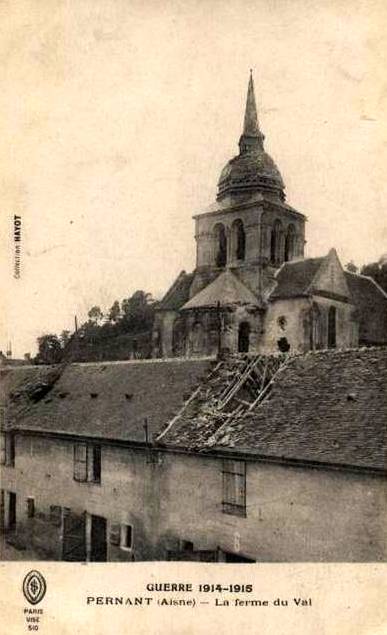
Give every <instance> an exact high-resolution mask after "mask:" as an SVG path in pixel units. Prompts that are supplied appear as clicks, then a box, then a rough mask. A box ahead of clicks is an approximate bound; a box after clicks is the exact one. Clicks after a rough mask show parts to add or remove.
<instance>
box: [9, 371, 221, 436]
mask: <svg viewBox="0 0 387 635" xmlns="http://www.w3.org/2000/svg"><path fill="white" fill-rule="evenodd" d="M210 366H211V362H210V361H209V360H208V359H207V360H204V359H192V360H184V359H175V360H150V361H140V362H137V361H136V362H110V363H109V362H105V363H86V364H70V365H68V366H67V367H66V368H65V370H64V372H63V374H62V375H61V376H60V377H59V378H58V374H59V372H60V368H59V369H58V368H56V367H49V366H28V367H23V366H21V367H19V368H15V369H2V370H0V400H1V401H2V402H3V403H4V402H5V403H6V421H7V422H8V425H9V426H11V427H13V428H16V429H20V430H36V431H46V432H56V433H66V434H72V435H84V436H93V437H97V438H98V437H101V438H102V437H103V438H108V439H117V440H125V441H132V442H136V443H138V442H140V443H141V442H143V441H144V427H143V425H144V419H145V417H146V418H147V420H148V426H149V433H150V435H151V434H155V433H156V432H157V431H158V430H159V428H160V427H161V426H164V425H165V424H166V423H167V422H168V421H169V420H170V419H171V418H172V417H173V416H174V415H175V414H176V412H177V411H178V410H179V408H180V407H181V404H182V403H183V401H184V399H185V398H187V396H188V395H189V394H190V393H191V392H192V391H193V390H194V388H195V387H196V385H197V384H198V382H199V381H200V380H201V379H202V378H203V377H204V376H206V374H207V373H208V371H209V369H210ZM55 380H56V381H55ZM47 385H52V388H51V390H49V391H47V390H46V391H45V390H44V386H47ZM42 386H43V390H41V389H42ZM39 391H40V392H39ZM44 392H46V395H45V396H41V398H39V394H40V395H44Z"/></svg>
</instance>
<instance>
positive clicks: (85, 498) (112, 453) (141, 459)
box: [2, 435, 387, 562]
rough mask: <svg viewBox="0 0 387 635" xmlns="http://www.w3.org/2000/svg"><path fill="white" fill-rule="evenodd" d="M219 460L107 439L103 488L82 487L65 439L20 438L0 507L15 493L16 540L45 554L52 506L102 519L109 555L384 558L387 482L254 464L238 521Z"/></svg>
mask: <svg viewBox="0 0 387 635" xmlns="http://www.w3.org/2000/svg"><path fill="white" fill-rule="evenodd" d="M222 465H223V463H222V459H220V458H212V457H203V456H199V455H184V454H174V453H165V452H152V454H151V453H150V452H148V451H144V450H136V449H130V448H124V447H118V446H113V445H105V446H103V448H102V477H101V484H93V483H79V482H76V481H74V480H73V443H72V442H71V441H70V440H56V439H54V438H45V439H44V438H39V437H34V436H27V435H24V436H18V437H17V443H16V464H15V467H14V468H10V467H7V468H2V488H3V490H4V491H5V508H7V493H8V492H10V491H12V492H15V493H16V495H17V529H16V534H14V539H15V536H16V539H17V540H19V543H22V542H23V540H24V542H25V545H26V546H28V547H29V546H31V544H33V545H34V546H35V547H36V548H37V549H39V554H40V557H42V558H44V559H46V558H48V559H49V558H51V559H60V557H61V531H62V530H61V527H60V526H58V524H55V523H53V522H52V519H51V520H50V507H51V506H52V505H56V506H60V507H65V508H70V509H71V510H72V511H73V512H75V513H78V514H82V513H83V512H85V511H86V512H87V514H88V516H90V515H92V514H94V515H98V516H102V517H103V518H106V519H107V535H108V537H109V540H108V548H107V559H108V560H112V561H115V560H119V561H121V560H122V561H125V560H129V561H130V560H133V559H135V560H152V559H165V558H166V554H167V551H176V550H178V549H179V548H180V545H181V541H189V542H192V543H193V545H194V548H195V550H216V549H217V548H220V549H222V550H223V551H224V552H228V553H232V554H239V555H243V556H244V557H247V558H250V559H253V560H256V561H262V562H281V561H344V562H345V561H354V562H356V561H359V562H363V561H364V562H366V561H382V560H383V561H384V560H385V559H386V557H387V537H386V533H385V525H386V521H387V508H386V480H385V478H382V477H376V476H371V475H367V474H363V473H352V472H349V471H344V470H328V469H311V468H306V467H295V466H285V465H274V464H270V463H259V462H254V461H250V462H249V463H248V465H247V481H246V482H247V488H246V492H247V494H246V517H245V518H243V517H240V516H234V515H231V514H227V513H224V512H223V511H222V501H223V496H224V495H223V490H222ZM28 497H32V498H34V501H35V517H34V518H33V519H28V518H27V504H26V501H27V498H28ZM187 501H189V504H187ZM6 511H7V510H6ZM5 520H6V524H7V517H6V519H5ZM122 524H125V525H131V526H132V528H133V547H132V549H131V550H125V549H123V548H122V547H120V546H119V544H117V541H113V540H111V536H112V534H113V533H114V531H116V529H117V526H120V525H122Z"/></svg>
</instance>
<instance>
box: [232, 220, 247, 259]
mask: <svg viewBox="0 0 387 635" xmlns="http://www.w3.org/2000/svg"><path fill="white" fill-rule="evenodd" d="M232 238H233V243H234V244H233V251H234V257H235V258H236V259H237V260H244V259H245V256H246V234H245V230H244V227H243V223H242V221H241V220H240V219H238V220H236V221H234V223H233V226H232Z"/></svg>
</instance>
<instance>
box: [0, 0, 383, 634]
mask: <svg viewBox="0 0 387 635" xmlns="http://www.w3.org/2000/svg"><path fill="white" fill-rule="evenodd" d="M0 16H1V22H2V25H1V27H0V29H1V35H0V48H1V59H2V62H1V68H2V84H3V91H2V96H1V97H0V119H1V124H0V125H1V136H2V141H3V143H2V146H3V149H2V152H1V153H0V160H1V192H2V195H1V198H2V214H1V265H2V271H3V274H2V288H3V292H2V294H1V295H2V300H1V302H2V310H1V316H0V349H1V350H0V425H1V430H0V434H1V436H0V442H1V454H0V457H1V472H0V473H1V516H0V523H1V543H0V546H1V560H2V561H3V562H7V563H8V562H12V563H14V562H19V564H20V561H21V562H29V563H30V565H31V566H30V569H32V571H30V573H29V574H28V575H29V576H30V577H27V576H26V578H25V580H24V587H23V588H24V591H23V593H24V594H25V597H26V598H27V600H28V601H29V602H30V603H31V604H34V603H37V602H40V601H41V600H42V598H43V596H44V594H45V592H46V577H47V576H46V577H45V574H44V564H45V563H48V562H56V563H63V562H65V563H117V564H118V563H120V571H121V573H122V572H123V571H125V572H126V573H125V575H127V576H129V577H130V575H131V572H132V571H134V570H135V569H134V567H135V565H136V563H140V562H158V563H171V565H172V563H176V562H179V563H184V562H186V563H207V564H210V566H211V567H215V566H217V565H218V564H222V563H223V564H227V566H228V567H229V569H228V570H229V571H230V572H231V571H233V565H238V564H242V563H245V564H246V565H248V564H250V565H253V566H252V568H251V569H249V568H248V567H246V568H243V567H242V569H241V570H243V571H245V570H246V571H254V570H255V568H257V567H259V565H260V564H262V563H277V564H280V563H315V564H316V565H317V564H318V563H346V564H350V563H352V564H355V563H364V564H365V563H376V564H377V563H379V564H382V563H385V562H386V560H387V534H386V521H387V487H386V484H387V483H386V476H387V471H386V424H387V213H386V200H387V180H386V166H387V126H386V115H387V89H386V79H385V68H386V58H387V44H386V40H385V36H384V33H383V29H382V23H383V19H384V20H385V19H386V18H387V15H386V7H385V6H383V3H382V2H369V3H365V2H362V1H361V0H348V2H340V1H337V2H333V1H327V2H323V3H318V2H315V1H311V2H308V1H307V0H294V1H293V2H290V1H289V0H278V1H274V0H262V1H249V0H246V2H241V1H239V2H238V1H236V0H230V1H229V2H226V1H224V2H223V1H220V0H219V1H217V0H208V1H206V2H204V1H195V2H194V1H187V2H180V1H178V0H171V1H164V0H163V1H160V2H155V1H153V0H149V1H146V2H137V1H135V0H133V1H132V0H128V1H124V0H110V1H108V0H101V1H96V2H92V1H90V0H84V1H80V2H73V1H60V0H52V1H50V2H48V1H46V0H42V1H36V2H34V1H28V2H27V1H26V2H25V1H24V0H23V1H22V2H20V3H18V2H17V3H12V2H1V4H0ZM239 570H240V569H238V571H239ZM23 571H24V570H23ZM26 571H27V570H26ZM99 571H103V569H99ZM187 571H188V569H187ZM222 571H223V574H222V575H224V571H225V570H224V569H222ZM39 572H42V573H39ZM23 575H24V574H23ZM133 575H134V574H133ZM156 586H157V585H156ZM48 588H49V583H48V582H47V589H48ZM153 590H154V589H153ZM155 590H156V591H158V590H161V588H160V589H157V588H156V589H155ZM172 590H173V589H172ZM176 590H177V591H179V589H175V591H176ZM182 590H183V589H180V591H182ZM199 590H200V589H199ZM202 590H203V589H202ZM224 590H225V589H223V591H224ZM226 590H227V589H226ZM229 590H230V592H231V591H233V590H235V589H233V588H231V586H230V589H229ZM238 590H241V591H243V592H246V591H249V589H246V588H245V587H243V588H242V587H241V588H240V587H239V586H238V588H237V589H236V591H238ZM47 593H48V591H47ZM28 598H30V599H28ZM31 598H32V599H31ZM94 601H95V600H93V602H94ZM226 601H227V600H226ZM303 601H304V602H305V605H306V603H307V602H308V601H309V600H306V599H305V600H303ZM240 602H242V600H241V601H240ZM43 603H44V602H43ZM43 603H42V604H43ZM300 603H301V599H300ZM296 604H297V602H296ZM236 606H237V604H236ZM42 632H43V631H42ZM44 632H46V631H44ZM47 632H48V631H47ZM58 632H59V631H58ZM65 632H66V633H67V631H63V633H65ZM68 632H70V631H68ZM79 632H80V631H79ZM98 632H99V631H98ZM101 632H102V631H101ZM128 632H129V631H128ZM133 632H135V631H133ZM141 632H144V633H145V630H144V631H141ZM162 632H163V633H164V631H162ZM171 632H172V631H171ZM173 632H175V631H173ZM177 632H178V631H176V633H177ZM184 632H186V631H184ZM189 632H192V633H193V632H195V633H196V631H189ZM227 632H230V633H232V632H244V631H243V630H240V629H239V630H237V629H235V631H232V630H231V631H227ZM265 632H266V631H265ZM277 632H278V631H277ZM304 632H305V633H307V632H308V633H309V632H310V633H312V632H313V633H316V634H317V633H328V632H329V633H334V632H339V630H337V631H336V630H335V631H333V630H329V631H328V630H326V631H325V630H318V629H317V630H314V631H312V630H310V631H307V630H305V631H304ZM340 632H342V633H346V632H347V631H345V630H341V631H340ZM348 632H349V631H348ZM352 632H354V631H352ZM356 632H359V633H360V632H361V633H363V632H364V633H365V632H371V631H363V630H361V631H360V630H359V631H356ZM373 632H375V633H376V632H378V633H379V631H376V630H375V631H373ZM160 633H161V631H160ZM187 633H188V631H187ZM380 633H382V630H380Z"/></svg>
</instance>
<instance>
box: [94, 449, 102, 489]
mask: <svg viewBox="0 0 387 635" xmlns="http://www.w3.org/2000/svg"><path fill="white" fill-rule="evenodd" d="M92 471H93V481H94V482H95V483H100V482H101V446H100V445H93V465H92Z"/></svg>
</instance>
